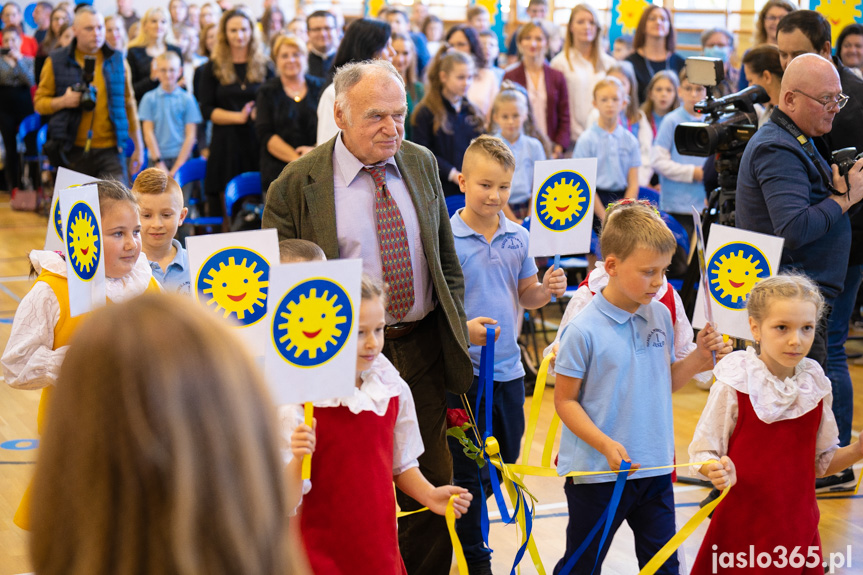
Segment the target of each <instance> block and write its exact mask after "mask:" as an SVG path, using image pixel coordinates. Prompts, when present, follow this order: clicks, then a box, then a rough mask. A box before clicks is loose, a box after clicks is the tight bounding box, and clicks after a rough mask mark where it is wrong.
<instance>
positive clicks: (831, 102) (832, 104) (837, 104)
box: [791, 90, 850, 112]
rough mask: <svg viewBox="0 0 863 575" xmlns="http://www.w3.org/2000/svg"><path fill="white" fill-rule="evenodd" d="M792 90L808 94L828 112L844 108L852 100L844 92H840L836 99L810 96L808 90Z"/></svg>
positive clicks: (807, 95) (808, 96)
mask: <svg viewBox="0 0 863 575" xmlns="http://www.w3.org/2000/svg"><path fill="white" fill-rule="evenodd" d="M791 91H792V92H795V93H797V94H803V95H804V96H806V97H807V98H809V99H810V100H814V101H815V102H818V103H819V104H821V105H822V106H824V110H825V111H827V112H832V111H833V110H841V109H842V108H844V107H845V104H847V103H848V100H850V98H849V97H848V96H846V95H845V94H842V93H841V92H840V93H839V95H838V96H836V99H833V98H824V99H821V98H816V97H815V96H810V95H809V94H807V93H806V92H802V91H800V90H791Z"/></svg>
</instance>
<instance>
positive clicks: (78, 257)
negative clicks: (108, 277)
mask: <svg viewBox="0 0 863 575" xmlns="http://www.w3.org/2000/svg"><path fill="white" fill-rule="evenodd" d="M101 243H102V242H101V238H100V237H99V229H98V226H97V225H96V216H95V214H93V210H92V209H91V208H90V206H88V205H87V204H85V203H83V202H78V203H77V204H75V205H74V206H72V209H71V210H70V211H69V230H68V232H67V235H66V249H67V252H68V254H69V257H70V258H71V263H72V269H73V270H74V271H75V273H76V274H77V275H78V277H80V278H81V279H82V280H85V281H87V280H90V279H92V278H93V276H94V275H95V274H96V269H97V268H98V267H99V257H100V255H101V247H102V246H101Z"/></svg>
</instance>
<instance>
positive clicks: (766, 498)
mask: <svg viewBox="0 0 863 575" xmlns="http://www.w3.org/2000/svg"><path fill="white" fill-rule="evenodd" d="M823 308H824V299H823V298H822V296H821V294H820V292H819V290H818V286H816V285H815V284H814V283H813V282H812V281H811V280H809V279H808V278H806V277H805V276H802V275H779V276H775V277H772V278H767V279H765V280H762V281H760V282H758V283H757V284H756V285H755V287H754V288H753V289H752V291H751V292H750V293H749V297H748V299H747V302H746V309H747V310H748V311H749V327H750V329H751V331H752V337H753V338H754V340H755V344H756V347H757V348H758V349H757V350H756V349H753V348H751V347H750V348H748V349H747V350H746V351H736V352H734V353H732V354H730V355H729V356H728V357H726V358H725V359H723V360H722V361H721V362H719V363H718V364H717V365H716V368H715V369H714V374H715V375H716V383H714V384H713V387H712V388H711V389H710V397H709V398H708V400H707V405H706V406H705V407H704V411H703V412H702V413H701V418H700V419H699V421H698V426H697V427H696V428H695V436H694V437H693V439H692V444H691V445H690V446H689V456H690V461H707V460H710V459H714V460H719V461H715V462H713V463H709V464H706V465H703V466H701V467H700V468H695V467H693V471H695V472H698V473H699V475H700V476H701V477H702V478H704V477H707V478H709V479H710V480H711V481H712V482H713V485H714V487H716V488H717V489H724V488H725V487H728V486H730V485H735V483H736V486H735V487H734V489H732V490H731V491H729V492H728V495H727V496H726V497H725V499H724V500H723V501H722V502H720V504H719V506H718V507H717V508H716V510H715V511H714V513H713V519H711V521H710V527H709V528H708V529H707V534H706V535H705V537H704V541H703V542H702V544H701V549H700V550H699V552H698V556H697V557H696V559H695V564H694V565H693V568H692V573H694V574H708V573H716V572H717V570H716V565H717V562H718V560H719V558H720V557H726V558H727V557H729V556H730V557H731V558H732V559H731V560H732V563H733V564H734V565H733V566H734V567H735V568H736V569H734V571H735V572H739V573H755V572H762V571H764V569H763V567H764V565H763V564H762V562H761V557H762V556H763V555H765V554H766V555H769V557H770V564H771V565H777V563H774V562H773V560H774V559H775V560H776V561H781V560H782V556H781V551H779V548H780V547H781V548H783V549H784V550H785V558H786V561H790V562H791V567H789V568H788V569H787V572H788V573H813V574H815V573H817V574H820V573H823V571H824V570H823V567H822V565H824V563H823V559H822V556H821V538H820V536H819V534H818V516H819V511H818V504H817V502H816V501H815V478H816V477H824V476H828V475H832V474H834V473H836V472H838V471H841V470H843V469H846V468H848V467H851V465H853V464H854V463H855V462H857V461H859V460H860V459H863V443H861V442H860V441H857V442H855V443H853V444H851V445H848V446H846V447H842V448H840V447H839V430H838V428H837V427H836V419H835V418H834V416H833V411H832V410H831V405H832V403H833V395H832V393H831V386H830V380H829V379H827V376H825V375H824V372H823V371H822V369H821V366H820V365H818V363H817V362H816V361H814V360H812V359H808V358H807V357H806V354H807V353H808V352H809V348H811V347H812V342H813V340H814V337H815V329H816V326H817V325H818V321H819V319H820V317H821V314H822V313H823ZM738 469H739V473H738ZM777 469H781V470H782V473H778V474H777V473H776V470H777ZM753 510H757V511H755V512H753ZM792 554H794V555H792ZM797 555H799V558H798V556H797ZM741 557H742V559H743V563H744V564H743V565H741V564H739V561H740V559H741ZM756 559H757V560H758V567H753V566H752V563H750V561H751V562H755V561H756ZM726 561H727V559H726ZM795 562H796V563H799V564H798V565H796V566H795V565H794V563H795ZM747 565H748V566H749V569H748V570H747V569H745V567H746V566H747ZM723 567H724V568H727V567H731V565H728V564H723ZM783 572H786V570H783Z"/></svg>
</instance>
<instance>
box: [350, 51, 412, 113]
mask: <svg viewBox="0 0 863 575" xmlns="http://www.w3.org/2000/svg"><path fill="white" fill-rule="evenodd" d="M368 74H389V75H390V76H392V77H393V79H395V80H396V82H398V85H399V86H401V88H402V90H404V89H405V81H404V79H402V76H401V74H399V72H398V70H396V68H395V66H393V65H392V64H391V63H390V62H387V61H386V60H363V61H362V62H351V63H349V64H345V65H344V66H342V67H340V68H339V69H338V70H336V75H335V76H333V86H334V87H335V90H336V104H337V105H338V106H339V108H341V109H342V111H343V112H344V113H345V117H346V119H347V121H348V123H350V121H351V109H350V105H349V104H348V92H350V90H351V88H353V87H354V86H356V85H357V84H359V83H360V81H361V80H362V79H363V78H365V77H366V75H368Z"/></svg>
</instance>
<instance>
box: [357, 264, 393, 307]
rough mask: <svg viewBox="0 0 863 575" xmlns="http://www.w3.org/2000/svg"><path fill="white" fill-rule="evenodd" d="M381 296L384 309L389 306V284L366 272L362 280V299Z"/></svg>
mask: <svg viewBox="0 0 863 575" xmlns="http://www.w3.org/2000/svg"><path fill="white" fill-rule="evenodd" d="M376 297H377V298H380V299H381V303H382V304H383V306H384V309H386V307H387V286H386V284H385V283H384V282H382V281H381V280H379V279H377V278H373V277H372V276H370V275H369V274H366V273H364V274H363V279H362V281H361V282H360V299H364V300H369V299H374V298H376Z"/></svg>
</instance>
